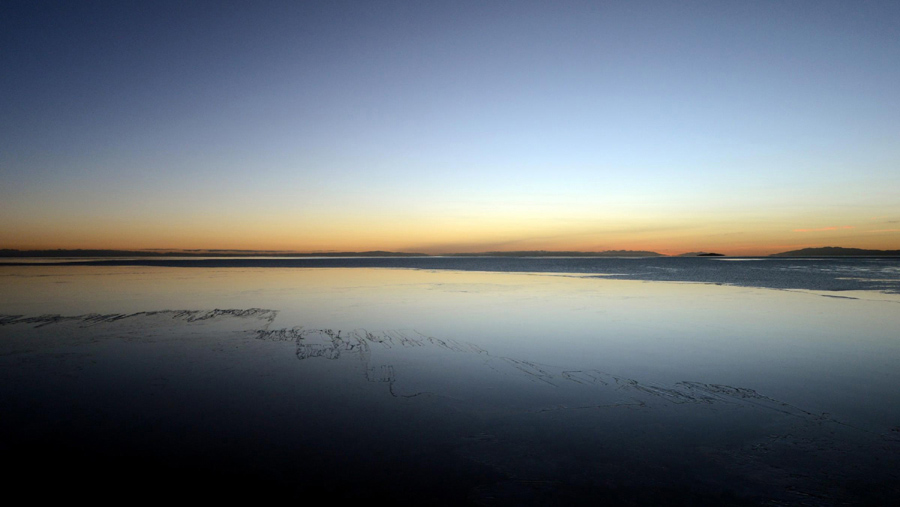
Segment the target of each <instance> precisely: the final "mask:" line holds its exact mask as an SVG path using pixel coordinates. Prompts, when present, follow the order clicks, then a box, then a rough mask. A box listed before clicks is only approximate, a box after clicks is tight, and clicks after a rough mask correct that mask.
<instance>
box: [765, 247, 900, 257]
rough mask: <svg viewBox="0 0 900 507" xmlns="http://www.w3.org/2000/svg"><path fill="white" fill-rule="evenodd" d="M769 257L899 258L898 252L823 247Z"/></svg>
mask: <svg viewBox="0 0 900 507" xmlns="http://www.w3.org/2000/svg"><path fill="white" fill-rule="evenodd" d="M769 257H900V250H867V249H864V248H843V247H839V246H824V247H819V248H803V249H800V250H791V251H790V252H781V253H777V254H772V255H770V256H769Z"/></svg>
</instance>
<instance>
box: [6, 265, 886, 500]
mask: <svg viewBox="0 0 900 507" xmlns="http://www.w3.org/2000/svg"><path fill="white" fill-rule="evenodd" d="M0 276H2V277H3V278H4V281H8V282H9V283H4V284H3V285H2V288H0V302H2V306H0V313H2V314H3V315H2V316H0V363H2V371H3V374H2V375H3V376H2V379H0V380H2V385H3V387H2V390H0V394H2V399H3V400H2V401H3V405H4V407H8V409H7V410H6V411H5V412H6V414H7V416H6V417H4V421H3V423H2V425H3V427H2V430H3V431H4V432H5V434H7V435H13V436H14V437H15V438H12V439H9V440H8V441H7V443H6V444H4V446H5V449H4V450H5V451H6V452H9V453H12V454H11V455H14V456H17V457H18V458H20V459H22V460H26V461H27V460H28V459H30V458H28V456H31V454H30V452H29V451H28V450H27V449H30V448H32V446H39V447H40V446H45V444H46V443H47V442H53V443H54V445H55V446H56V447H54V449H56V450H53V449H45V452H47V453H50V455H51V456H54V455H55V456H56V457H57V458H59V457H60V456H74V457H75V458H77V459H86V458H85V456H88V457H90V459H88V460H87V462H90V463H94V464H95V465H96V466H98V467H100V468H101V469H103V470H104V471H106V472H110V471H111V468H110V467H109V466H104V465H102V464H100V463H102V462H103V461H102V460H101V459H100V458H98V456H107V455H109V456H114V457H115V456H121V455H123V453H124V454H126V455H131V456H139V457H142V458H141V459H145V458H146V459H151V458H152V460H156V461H153V462H154V463H157V464H158V463H165V467H172V466H181V465H176V464H173V463H174V462H175V461H179V462H181V463H188V464H191V465H190V466H193V467H194V469H195V470H201V471H204V473H208V474H211V476H212V477H213V478H214V479H216V480H218V479H217V478H219V475H216V474H218V473H219V471H220V469H219V468H217V466H215V467H214V466H212V465H210V464H209V462H208V460H209V459H211V458H209V457H210V456H213V457H223V456H224V458H223V459H225V458H227V459H225V462H228V463H229V464H228V466H227V467H226V469H227V470H226V472H227V474H235V473H236V474H240V475H242V476H250V475H252V476H253V477H256V478H257V479H254V481H256V482H253V481H251V482H252V483H253V484H260V483H259V480H261V479H258V478H259V474H260V473H261V474H262V475H263V476H265V477H266V478H267V479H266V481H271V482H266V484H268V486H266V487H267V488H269V492H270V493H273V495H274V496H289V497H297V498H302V497H303V495H304V493H303V491H304V488H308V487H310V486H311V485H314V484H315V485H316V486H317V487H322V488H325V489H328V490H329V491H331V492H332V493H333V494H334V495H336V496H343V497H346V498H354V497H355V498H360V497H375V496H392V497H396V498H404V499H407V500H434V499H435V498H441V499H445V500H447V501H448V502H452V503H459V502H471V503H475V504H481V505H493V504H504V503H513V504H546V503H554V502H555V503H559V502H564V503H578V502H580V501H587V500H590V501H607V502H612V503H617V502H618V503H621V502H632V503H645V504H653V503H665V502H666V501H670V503H671V502H675V503H678V502H681V503H695V504H696V503H701V504H702V503H709V504H717V503H732V504H744V503H746V504H753V503H762V502H766V501H769V500H774V501H781V502H794V503H797V502H801V501H802V502H806V503H811V504H822V505H829V504H835V503H840V502H842V501H856V500H859V499H860V498H866V497H865V496H864V495H862V494H861V493H860V492H859V491H860V489H859V488H863V489H868V491H869V493H868V494H869V495H870V497H868V498H875V499H878V498H886V497H887V496H890V495H893V494H896V486H894V484H897V483H898V482H897V480H896V479H897V477H896V475H897V472H896V471H897V470H900V467H898V466H897V465H900V463H898V458H897V457H898V456H900V453H898V451H900V438H898V435H900V427H898V424H900V423H898V421H900V409H898V406H900V405H898V403H897V401H898V400H897V395H896V389H895V386H896V384H897V381H898V380H900V379H898V373H897V372H896V368H895V365H896V364H897V359H900V350H898V344H897V340H896V336H895V330H896V329H897V328H898V327H900V326H898V324H900V317H898V312H897V311H896V308H897V302H896V301H894V300H891V299H890V298H887V299H884V298H883V299H882V300H868V299H845V298H832V297H821V296H820V295H817V294H812V293H797V292H789V291H773V290H763V289H749V288H740V287H724V286H715V285H705V284H675V283H654V282H635V281H617V280H602V279H595V278H591V279H586V278H580V277H568V276H567V277H561V276H553V275H528V274H497V273H475V272H447V271H441V272H429V271H419V270H387V269H334V270H331V269H327V270H326V269H321V270H316V269H312V270H306V269H296V270H295V269H279V270H255V269H247V270H243V269H241V270H179V269H162V268H140V269H135V268H93V267H91V268H88V267H85V268H77V269H72V268H59V267H35V268H16V270H15V271H14V272H13V271H12V268H2V269H0ZM857 296H861V297H863V298H866V297H867V295H866V294H857ZM216 309H219V310H216ZM223 309H226V310H223ZM13 442H24V444H21V445H20V444H16V443H13ZM72 442H78V445H77V446H76V448H75V449H74V450H73V449H72V445H74V444H72ZM67 446H68V447H67ZM42 448H44V447H42ZM60 448H63V449H68V450H66V451H65V452H63V451H60V450H59V449H60ZM229 460H230V461H229ZM223 466H224V465H223ZM165 467H163V468H165ZM146 473H150V474H153V473H162V472H159V471H157V472H153V471H152V470H148V471H146ZM223 473H225V472H223ZM227 474H226V475H227ZM248 474H249V475H248ZM75 476H76V477H79V478H80V479H85V477H84V476H83V474H81V473H76V475H75ZM348 482H349V484H350V486H347V484H348ZM354 495H355V496H354ZM873 495H874V496H873Z"/></svg>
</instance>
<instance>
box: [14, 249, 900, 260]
mask: <svg viewBox="0 0 900 507" xmlns="http://www.w3.org/2000/svg"><path fill="white" fill-rule="evenodd" d="M441 255H445V256H451V257H666V256H665V255H663V254H661V253H657V252H650V251H646V250H606V251H603V252H577V251H562V252H559V251H548V250H521V251H517V252H478V253H448V254H441ZM23 257H47V258H63V257H157V258H166V257H297V258H302V257H430V255H428V254H424V253H410V252H388V251H384V250H372V251H368V252H311V253H297V252H282V251H277V250H179V251H170V250H83V249H75V250H64V249H56V250H15V249H11V248H4V249H0V258H23ZM676 257H723V254H719V253H711V252H688V253H683V254H680V255H677V256H676ZM769 257H900V250H866V249H862V248H842V247H836V246H827V247H821V248H803V249H801V250H792V251H790V252H782V253H777V254H772V255H770V256H769Z"/></svg>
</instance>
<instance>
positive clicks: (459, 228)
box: [0, 0, 900, 255]
mask: <svg viewBox="0 0 900 507" xmlns="http://www.w3.org/2000/svg"><path fill="white" fill-rule="evenodd" d="M898 34H900V2H896V1H882V2H876V1H865V0H859V1H841V2H834V1H826V0H820V1H799V0H798V1H784V2H767V1H756V2H746V1H728V0H718V1H709V2H694V1H690V0H686V1H678V2H671V1H615V2H602V1H589V2H567V1H554V2H529V1H476V2H468V1H463V0H455V1H446V2H439V1H415V2H412V1H410V2H381V1H374V0H372V1H361V2H342V1H323V2H318V1H304V2H294V1H289V2H263V1H253V2H250V1H247V2H227V1H219V2H191V1H178V2H168V1H164V0H158V1H152V2H127V1H114V2H92V1H79V2H40V1H25V2H19V1H16V0H7V1H4V2H3V3H2V4H0V66H2V67H0V68H2V72H0V181H2V185H0V248H20V249H29V248H116V249H145V248H172V249H253V250H291V251H303V252H316V251H366V250H391V251H406V252H425V253H442V252H481V251H510V250H583V251H602V250H621V249H629V250H652V251H656V252H660V253H667V254H677V253H682V252H687V251H715V252H721V253H725V254H731V255H765V254H769V253H775V252H780V251H786V250H793V249H798V248H803V247H815V246H844V247H856V248H877V249H900V36H898Z"/></svg>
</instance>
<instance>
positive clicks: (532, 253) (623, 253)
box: [444, 250, 665, 257]
mask: <svg viewBox="0 0 900 507" xmlns="http://www.w3.org/2000/svg"><path fill="white" fill-rule="evenodd" d="M444 255H447V256H453V257H665V255H663V254H661V253H657V252H648V251H645V250H605V251H603V252H575V251H569V252H555V251H549V250H521V251H518V252H480V253H455V254H444Z"/></svg>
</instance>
